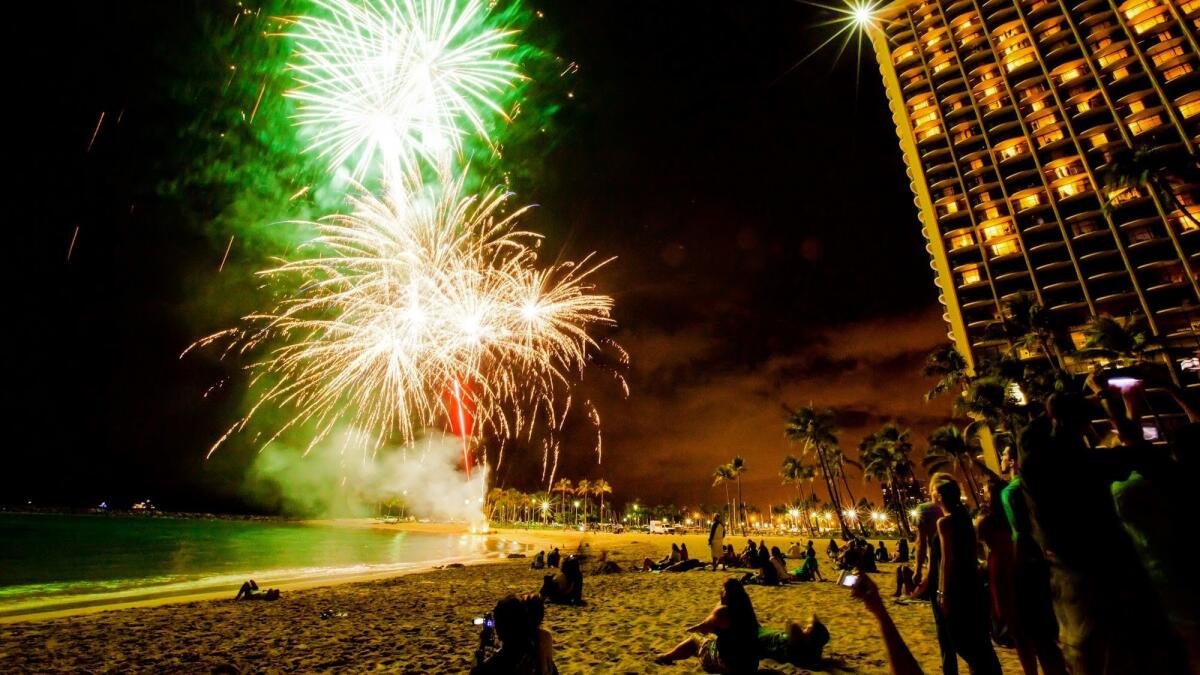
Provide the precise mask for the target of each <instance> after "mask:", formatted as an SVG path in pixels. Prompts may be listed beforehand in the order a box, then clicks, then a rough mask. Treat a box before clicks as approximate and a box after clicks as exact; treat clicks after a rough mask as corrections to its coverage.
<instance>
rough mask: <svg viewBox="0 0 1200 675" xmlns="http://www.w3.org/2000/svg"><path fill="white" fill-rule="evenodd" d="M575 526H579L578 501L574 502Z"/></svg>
mask: <svg viewBox="0 0 1200 675" xmlns="http://www.w3.org/2000/svg"><path fill="white" fill-rule="evenodd" d="M575 524H576V525H578V524H579V500H578V499H576V500H575Z"/></svg>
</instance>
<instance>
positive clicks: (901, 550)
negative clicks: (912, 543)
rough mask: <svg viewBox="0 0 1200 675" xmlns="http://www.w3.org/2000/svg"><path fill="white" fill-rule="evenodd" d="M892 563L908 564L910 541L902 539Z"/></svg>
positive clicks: (897, 545)
mask: <svg viewBox="0 0 1200 675" xmlns="http://www.w3.org/2000/svg"><path fill="white" fill-rule="evenodd" d="M892 562H895V563H906V562H908V539H907V538H906V537H901V538H900V541H899V542H898V543H897V544H896V557H894V558H892Z"/></svg>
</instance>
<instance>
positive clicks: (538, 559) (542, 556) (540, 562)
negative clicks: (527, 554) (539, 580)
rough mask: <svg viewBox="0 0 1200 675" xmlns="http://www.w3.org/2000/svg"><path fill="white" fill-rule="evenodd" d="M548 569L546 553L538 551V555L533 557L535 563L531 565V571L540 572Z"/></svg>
mask: <svg viewBox="0 0 1200 675" xmlns="http://www.w3.org/2000/svg"><path fill="white" fill-rule="evenodd" d="M545 567H546V552H545V551H538V552H537V555H535V556H533V562H531V563H529V568H530V569H535V570H540V569H545Z"/></svg>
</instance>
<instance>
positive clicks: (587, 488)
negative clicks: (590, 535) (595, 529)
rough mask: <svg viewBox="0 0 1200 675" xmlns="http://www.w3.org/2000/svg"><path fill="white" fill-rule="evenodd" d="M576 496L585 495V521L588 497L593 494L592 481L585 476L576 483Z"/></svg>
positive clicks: (585, 520)
mask: <svg viewBox="0 0 1200 675" xmlns="http://www.w3.org/2000/svg"><path fill="white" fill-rule="evenodd" d="M575 494H576V496H579V497H583V522H585V523H586V522H587V514H588V497H589V496H591V494H592V482H591V481H589V480H588V479H586V478H584V479H582V480H580V481H579V482H578V483H576V484H575Z"/></svg>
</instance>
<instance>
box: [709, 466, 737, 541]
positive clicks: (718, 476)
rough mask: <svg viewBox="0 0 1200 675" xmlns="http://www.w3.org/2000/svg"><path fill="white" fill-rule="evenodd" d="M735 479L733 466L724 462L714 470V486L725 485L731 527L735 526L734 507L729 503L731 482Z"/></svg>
mask: <svg viewBox="0 0 1200 675" xmlns="http://www.w3.org/2000/svg"><path fill="white" fill-rule="evenodd" d="M732 480H733V467H731V466H729V465H728V464H722V465H720V466H718V467H717V468H716V470H715V471H713V487H716V486H717V485H721V484H722V483H723V484H724V485H725V508H726V509H729V515H730V521H731V522H730V527H732V526H733V522H732V521H733V509H732V508H731V507H730V505H729V483H730V482H731V481H732Z"/></svg>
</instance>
